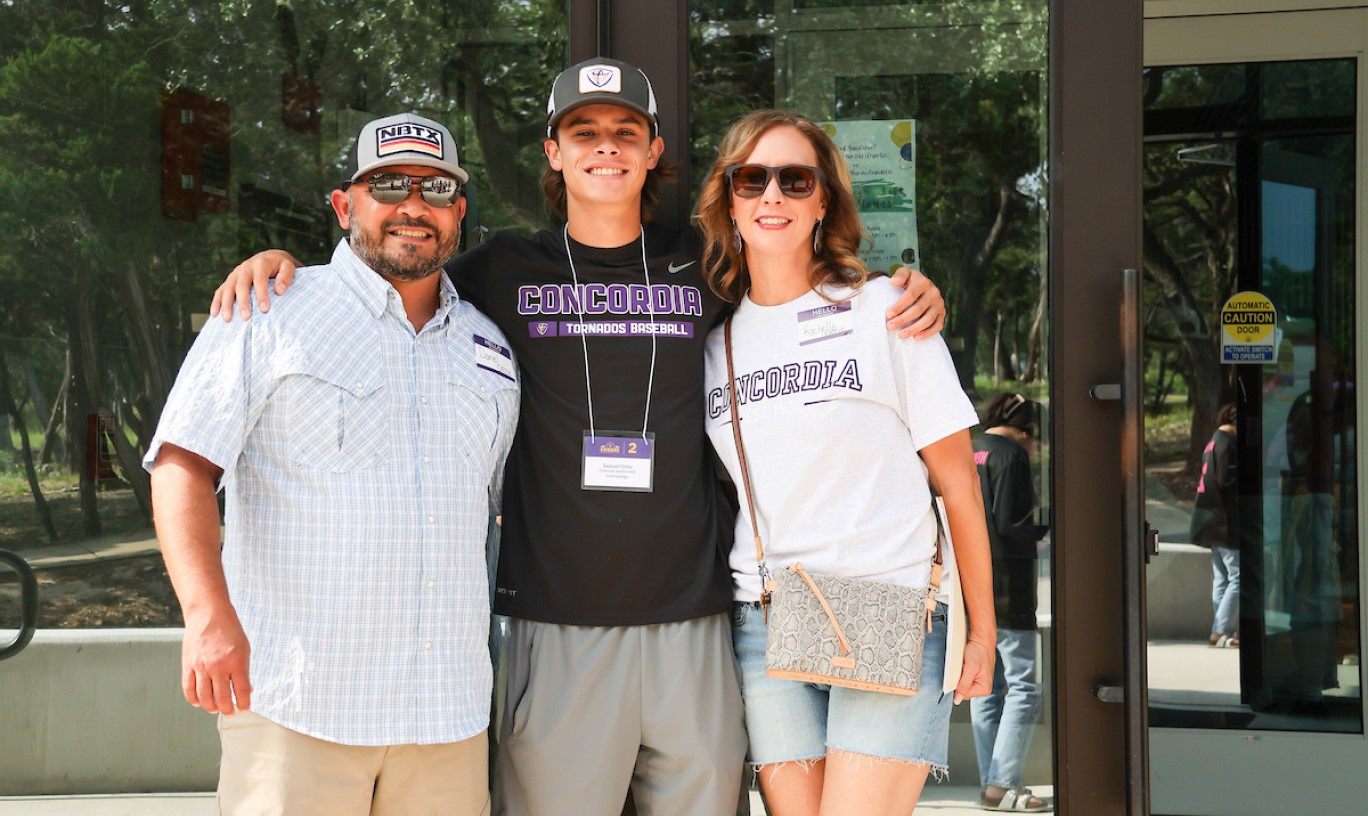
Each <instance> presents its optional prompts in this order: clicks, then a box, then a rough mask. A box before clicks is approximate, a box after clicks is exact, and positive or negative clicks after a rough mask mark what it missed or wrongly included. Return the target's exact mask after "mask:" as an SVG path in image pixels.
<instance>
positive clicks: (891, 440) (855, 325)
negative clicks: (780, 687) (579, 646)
mask: <svg viewBox="0 0 1368 816" xmlns="http://www.w3.org/2000/svg"><path fill="white" fill-rule="evenodd" d="M825 292H826V294H827V295H828V297H829V298H831V301H835V302H834V303H833V302H831V301H829V300H826V299H824V298H823V297H822V296H821V295H820V294H818V293H817V292H816V291H812V292H808V293H807V294H806V295H803V296H802V297H800V298H798V299H797V300H794V301H792V302H789V303H785V304H783V305H781V306H757V305H756V304H755V303H752V302H751V300H750V298H749V297H747V298H745V299H744V300H743V301H742V303H741V304H740V306H739V307H738V308H737V311H736V315H735V317H734V318H733V323H732V344H733V355H734V359H735V365H736V377H737V394H738V397H739V398H738V403H739V410H740V414H741V430H742V441H743V443H744V444H745V446H746V457H747V459H748V461H749V465H750V475H751V486H752V488H753V490H754V493H755V504H756V515H757V518H758V523H759V527H760V536H761V540H762V542H763V543H764V546H765V556H766V560H767V561H768V563H769V568H770V571H771V572H777V571H778V570H780V569H783V568H784V567H785V566H787V565H789V564H792V563H794V562H795V561H800V562H802V564H803V566H804V567H805V568H807V569H808V570H809V571H811V572H819V573H827V574H836V575H847V576H852V577H860V578H870V579H874V580H879V581H887V582H890V583H897V584H902V585H905V586H913V587H916V586H925V585H926V583H927V582H928V581H929V580H930V565H931V559H932V557H933V556H934V553H935V544H936V519H935V515H934V514H933V513H932V511H931V492H930V488H929V486H928V484H927V471H926V466H925V465H924V464H923V462H922V460H921V457H920V456H918V455H917V451H919V450H921V449H922V448H923V447H925V446H927V445H930V444H931V443H933V442H936V441H939V440H941V439H944V438H945V437H947V436H950V435H951V434H953V433H956V432H957V431H961V430H964V429H965V428H968V427H971V426H973V425H975V424H977V422H978V416H977V414H976V413H975V412H974V406H973V404H972V403H970V401H969V398H968V397H967V396H966V395H965V394H964V391H963V389H961V388H960V384H959V378H958V377H957V376H956V373H955V368H954V365H953V363H952V362H951V360H950V353H949V351H948V349H947V348H946V346H945V341H944V340H943V339H942V338H941V337H940V335H937V336H935V337H933V338H931V339H929V340H902V339H900V338H899V337H898V336H897V334H896V333H894V332H889V331H888V330H887V329H886V328H885V324H886V321H885V318H884V314H885V312H886V311H887V310H888V308H889V307H890V306H891V305H892V304H893V302H894V301H895V300H897V297H898V295H899V294H901V290H900V289H898V288H897V287H895V286H893V285H892V284H890V283H889V282H888V280H887V279H886V278H875V279H872V280H870V281H869V282H868V283H866V284H865V285H864V287H862V288H861V289H859V290H851V289H848V288H843V287H842V288H827V289H825ZM706 360H707V373H706V377H707V379H706V387H707V430H708V436H709V438H710V439H711V440H712V443H713V446H714V447H715V448H716V449H717V452H718V454H719V456H720V457H721V459H722V462H723V463H724V464H725V465H726V467H727V470H728V472H730V473H731V475H732V478H733V479H734V480H735V481H736V485H737V490H738V492H739V493H740V494H741V514H740V516H739V517H738V518H737V522H736V543H735V545H734V546H733V547H732V552H731V569H732V579H733V581H734V582H735V590H736V600H738V601H756V600H759V598H760V577H759V573H758V569H757V564H756V560H755V543H754V536H753V534H752V533H751V523H750V515H749V510H748V509H747V507H746V501H745V494H744V488H743V487H742V481H741V471H740V466H739V465H738V463H737V456H736V445H735V442H734V441H733V439H732V428H731V414H730V409H729V403H730V397H729V395H728V391H727V358H726V351H725V348H724V345H723V337H722V327H721V326H719V327H718V328H716V329H714V330H713V331H712V333H711V334H710V335H709V336H708V345H707V357H706Z"/></svg>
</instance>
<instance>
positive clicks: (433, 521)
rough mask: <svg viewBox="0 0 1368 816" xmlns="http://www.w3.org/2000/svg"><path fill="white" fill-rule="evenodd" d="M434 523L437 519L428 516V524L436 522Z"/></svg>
mask: <svg viewBox="0 0 1368 816" xmlns="http://www.w3.org/2000/svg"><path fill="white" fill-rule="evenodd" d="M436 523H437V519H435V518H433V517H432V516H428V524H436Z"/></svg>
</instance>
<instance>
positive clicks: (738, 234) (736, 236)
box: [731, 218, 745, 255]
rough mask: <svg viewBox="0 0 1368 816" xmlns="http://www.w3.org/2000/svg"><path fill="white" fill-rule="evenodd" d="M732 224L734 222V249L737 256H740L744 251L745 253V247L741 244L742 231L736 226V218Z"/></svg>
mask: <svg viewBox="0 0 1368 816" xmlns="http://www.w3.org/2000/svg"><path fill="white" fill-rule="evenodd" d="M731 222H732V247H733V248H734V249H735V250H736V254H737V255H740V254H741V253H742V252H743V251H745V245H744V244H742V243H741V229H740V228H739V227H737V226H736V219H735V218H733V219H732V220H731Z"/></svg>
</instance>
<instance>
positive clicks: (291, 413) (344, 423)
mask: <svg viewBox="0 0 1368 816" xmlns="http://www.w3.org/2000/svg"><path fill="white" fill-rule="evenodd" d="M352 362H353V363H354V365H350V366H346V367H344V366H342V365H340V364H329V363H327V362H316V361H303V363H302V364H301V365H300V366H298V367H297V370H296V371H294V372H292V373H290V374H287V375H285V376H284V386H285V389H286V399H287V405H288V417H287V421H288V423H289V429H288V434H289V440H290V442H289V449H290V463H291V464H292V465H294V466H296V467H306V468H314V469H317V470H323V471H330V472H333V473H347V472H350V471H356V470H363V469H366V468H373V467H377V466H380V465H383V464H385V463H386V462H387V461H388V460H389V452H390V434H389V417H390V411H389V398H390V395H389V393H388V391H387V389H386V388H385V380H384V377H382V376H381V374H380V372H379V370H378V368H377V367H376V366H366V365H364V363H363V362H362V361H352Z"/></svg>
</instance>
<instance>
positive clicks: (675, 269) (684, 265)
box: [669, 261, 698, 275]
mask: <svg viewBox="0 0 1368 816" xmlns="http://www.w3.org/2000/svg"><path fill="white" fill-rule="evenodd" d="M696 263H698V261H689V262H688V263H682V264H678V265H675V264H670V267H669V269H670V274H671V275H673V274H674V273H676V272H678V271H679V270H681V269H687V268H688V267H690V266H693V265H694V264H696Z"/></svg>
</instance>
